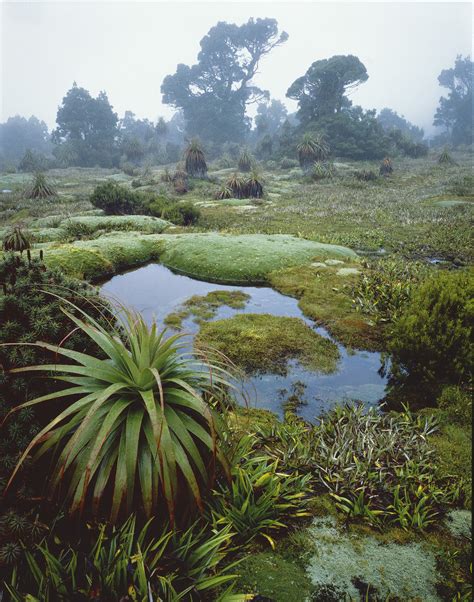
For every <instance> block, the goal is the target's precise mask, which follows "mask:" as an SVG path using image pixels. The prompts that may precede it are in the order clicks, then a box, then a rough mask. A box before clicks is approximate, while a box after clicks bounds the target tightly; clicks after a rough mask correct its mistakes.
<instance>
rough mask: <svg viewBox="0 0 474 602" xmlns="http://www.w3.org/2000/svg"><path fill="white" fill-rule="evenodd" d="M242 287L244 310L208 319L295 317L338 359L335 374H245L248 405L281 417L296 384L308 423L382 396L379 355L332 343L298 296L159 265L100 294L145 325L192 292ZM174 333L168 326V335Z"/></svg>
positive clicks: (290, 370)
mask: <svg viewBox="0 0 474 602" xmlns="http://www.w3.org/2000/svg"><path fill="white" fill-rule="evenodd" d="M217 290H219V291H220V290H224V291H242V292H245V293H246V294H247V295H249V299H248V301H247V303H246V305H245V307H244V308H243V309H232V308H230V307H228V306H222V307H219V309H218V310H217V312H216V314H215V316H214V317H213V318H212V320H220V319H224V318H230V317H232V316H234V315H236V314H237V313H252V314H271V315H274V316H282V317H285V316H286V317H292V318H299V319H301V320H303V321H304V322H305V324H307V325H309V326H310V327H311V328H312V329H313V330H315V332H317V333H318V334H320V335H322V336H323V337H326V338H329V339H330V340H332V341H333V342H334V343H336V345H337V347H338V349H339V354H340V359H339V361H338V363H337V368H336V370H335V372H333V373H331V374H321V373H319V372H313V371H311V370H308V369H306V368H304V367H303V366H302V365H301V364H300V363H299V362H298V361H296V360H291V361H289V362H288V364H287V371H286V374H285V375H280V374H273V373H266V374H259V375H257V376H250V377H248V378H247V379H246V381H245V383H244V387H245V390H246V397H247V398H248V402H249V403H250V406H251V407H256V408H261V409H267V410H271V411H273V412H275V413H276V414H278V415H279V416H280V417H281V416H282V415H283V407H282V401H283V399H284V398H285V397H287V396H288V394H291V392H292V390H293V389H294V388H295V387H297V388H298V389H299V390H300V391H301V390H304V394H303V399H304V401H305V404H304V405H301V406H299V407H298V414H299V415H300V416H301V417H302V418H304V419H306V420H310V421H314V420H315V419H317V417H318V415H319V414H320V413H321V412H323V411H326V410H328V409H329V408H331V407H332V406H333V405H335V404H338V403H343V402H344V401H348V400H360V401H363V402H364V403H365V404H367V405H376V404H377V403H378V402H379V401H380V400H381V399H382V397H383V396H384V392H385V386H386V379H385V378H384V377H382V376H381V375H380V374H379V369H380V365H381V360H380V354H379V353H374V352H367V351H353V350H348V349H346V348H345V347H344V346H343V345H341V344H340V343H338V342H337V341H335V340H334V339H333V338H332V337H331V336H330V335H329V333H328V332H327V331H326V330H325V329H324V328H322V327H320V326H317V325H316V324H315V323H314V322H312V321H311V320H309V319H308V318H306V317H305V316H304V315H303V313H302V311H301V309H300V308H299V307H298V300H297V299H294V298H293V297H288V296H286V295H282V294H281V293H279V292H277V291H275V290H274V289H272V288H270V287H268V286H241V285H237V286H234V285H222V284H216V283H212V282H205V281H202V280H196V279H194V278H190V277H188V276H183V275H180V274H175V273H174V272H172V271H171V270H170V269H168V268H166V267H165V266H163V265H161V264H158V263H151V264H148V265H146V266H143V267H140V268H137V269H134V270H131V271H128V272H125V273H122V274H118V275H116V276H113V277H112V278H111V279H110V280H108V281H107V282H105V283H103V284H102V285H101V287H100V291H101V294H102V295H103V296H104V297H106V298H107V299H109V300H110V301H112V303H113V302H114V301H115V302H118V303H120V304H123V305H125V306H127V307H129V308H131V309H133V310H135V311H138V312H140V314H141V315H142V316H143V318H144V319H145V320H146V322H147V323H151V322H152V321H153V320H155V321H156V322H157V324H158V325H159V326H160V327H162V328H163V327H164V320H165V318H166V316H168V315H169V314H170V313H172V312H175V311H177V310H179V309H180V307H181V305H182V304H183V303H184V302H185V301H186V300H188V299H189V298H190V297H192V296H193V295H199V296H204V295H207V294H208V293H210V292H211V291H217ZM198 330H199V325H198V324H196V323H195V322H194V321H193V318H192V317H190V318H187V319H185V320H184V321H183V332H185V333H188V334H189V335H191V336H193V335H195V334H196V333H197V332H198ZM172 332H174V331H171V330H170V333H172Z"/></svg>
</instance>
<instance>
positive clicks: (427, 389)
mask: <svg viewBox="0 0 474 602" xmlns="http://www.w3.org/2000/svg"><path fill="white" fill-rule="evenodd" d="M473 298H474V279H473V277H472V274H470V273H468V272H452V273H440V274H437V275H436V276H435V277H432V278H430V279H429V280H427V281H426V282H424V283H423V284H422V285H421V286H420V287H419V288H418V289H417V290H415V291H414V293H413V295H412V298H411V302H410V303H409V305H408V306H407V307H406V309H405V310H404V311H403V313H402V314H401V316H400V317H399V319H398V320H397V321H396V322H395V324H394V328H393V332H392V333H391V337H390V340H389V342H388V351H389V355H390V359H391V368H390V376H389V399H390V401H391V402H392V403H394V401H395V398H401V399H408V400H410V401H411V402H412V403H416V404H417V405H421V406H433V405H435V402H436V399H437V398H438V396H439V395H440V393H441V391H442V389H443V388H444V387H445V386H447V385H462V384H463V383H468V382H469V381H470V379H471V378H472V366H473V365H474V345H473V341H472V324H473V319H474V303H473Z"/></svg>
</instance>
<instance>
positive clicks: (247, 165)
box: [238, 148, 253, 172]
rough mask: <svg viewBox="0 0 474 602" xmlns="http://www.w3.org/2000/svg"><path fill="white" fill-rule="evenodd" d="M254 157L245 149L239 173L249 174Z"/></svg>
mask: <svg viewBox="0 0 474 602" xmlns="http://www.w3.org/2000/svg"><path fill="white" fill-rule="evenodd" d="M252 163H253V157H252V155H251V154H250V152H249V151H248V149H246V148H244V149H243V150H242V152H241V153H240V156H239V161H238V165H239V171H243V172H249V171H250V170H251V169H252Z"/></svg>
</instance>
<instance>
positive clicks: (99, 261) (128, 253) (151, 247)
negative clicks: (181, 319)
mask: <svg viewBox="0 0 474 602" xmlns="http://www.w3.org/2000/svg"><path fill="white" fill-rule="evenodd" d="M161 241H162V239H161V236H159V235H156V234H141V233H139V232H127V233H122V232H117V233H115V232H111V233H110V234H108V235H103V236H101V237H99V238H96V239H94V240H77V241H75V242H74V243H72V244H63V245H54V244H53V245H48V246H46V247H45V249H44V251H45V254H44V258H45V263H46V265H48V266H50V267H54V268H61V269H62V270H63V271H64V272H65V273H66V274H68V275H70V276H75V277H77V278H86V279H88V280H96V279H99V278H103V277H105V276H108V275H111V274H114V273H115V272H116V271H118V270H120V269H123V268H127V267H131V266H133V265H140V264H143V263H146V262H147V261H151V260H153V259H158V257H159V255H160V252H161V250H162V248H163V245H162V242H161Z"/></svg>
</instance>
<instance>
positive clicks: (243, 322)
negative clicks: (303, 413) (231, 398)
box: [196, 314, 339, 374]
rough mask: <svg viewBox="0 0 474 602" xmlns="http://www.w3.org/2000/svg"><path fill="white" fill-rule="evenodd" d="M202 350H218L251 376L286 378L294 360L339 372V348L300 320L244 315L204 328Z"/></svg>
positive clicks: (199, 344)
mask: <svg viewBox="0 0 474 602" xmlns="http://www.w3.org/2000/svg"><path fill="white" fill-rule="evenodd" d="M196 345H197V347H198V348H203V349H209V350H210V352H212V351H213V350H216V351H218V352H220V353H222V354H223V355H224V356H225V357H228V358H229V359H230V360H231V361H232V362H233V363H235V364H236V365H237V366H238V367H239V368H242V369H244V370H245V371H246V372H247V373H250V374H255V373H259V372H262V373H268V372H270V373H272V372H273V373H279V374H285V372H286V364H287V362H288V360H290V359H298V360H299V361H300V362H301V363H302V365H303V366H306V367H307V368H310V369H311V370H316V371H321V372H333V371H334V370H335V369H336V365H337V360H338V358H339V352H338V349H337V346H336V345H335V344H334V343H333V342H332V341H330V340H329V339H325V338H324V337H322V336H321V335H319V334H317V333H315V332H314V331H313V330H312V329H311V328H310V327H309V326H307V325H306V324H304V322H302V321H301V320H299V319H298V318H280V317H277V316H272V315H269V314H240V315H237V316H234V317H232V318H228V319H226V320H218V321H214V322H209V323H206V324H202V325H201V329H200V331H199V334H198V336H197V338H196Z"/></svg>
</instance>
